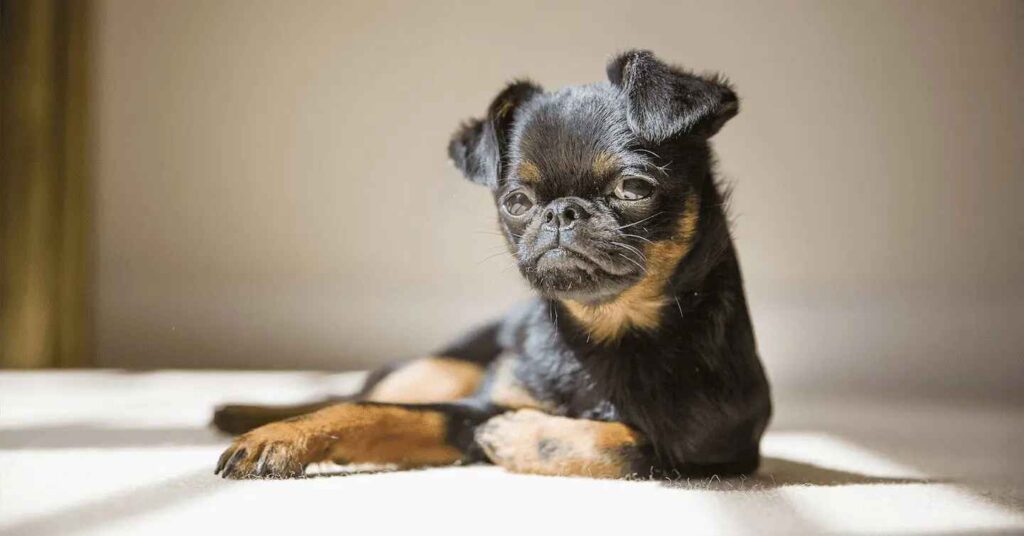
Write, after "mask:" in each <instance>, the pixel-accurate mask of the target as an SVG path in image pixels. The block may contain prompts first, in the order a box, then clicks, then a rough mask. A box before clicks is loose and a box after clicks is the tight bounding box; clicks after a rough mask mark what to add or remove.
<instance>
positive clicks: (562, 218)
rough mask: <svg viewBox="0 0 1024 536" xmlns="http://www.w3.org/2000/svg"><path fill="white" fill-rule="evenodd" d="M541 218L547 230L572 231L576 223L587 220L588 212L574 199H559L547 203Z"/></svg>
mask: <svg viewBox="0 0 1024 536" xmlns="http://www.w3.org/2000/svg"><path fill="white" fill-rule="evenodd" d="M541 217H542V218H543V222H544V223H543V225H544V227H547V228H548V229H551V230H558V229H572V227H573V226H574V225H576V222H577V221H579V220H583V219H586V218H589V217H590V212H587V209H586V208H584V207H583V204H582V203H580V201H579V200H577V199H576V198H573V197H561V198H558V199H555V200H554V201H552V202H550V203H548V207H547V208H546V209H544V214H543V215H542V216H541Z"/></svg>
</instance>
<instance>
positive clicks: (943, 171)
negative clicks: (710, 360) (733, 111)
mask: <svg viewBox="0 0 1024 536" xmlns="http://www.w3.org/2000/svg"><path fill="white" fill-rule="evenodd" d="M0 15H2V24H3V26H2V33H0V38H2V47H0V48H2V50H0V55H2V69H3V85H2V87H3V93H2V98H3V101H2V114H3V115H2V138H0V146H2V147H0V150H2V152H0V158H2V159H0V180H2V182H0V196H2V197H0V210H2V214H0V292H2V294H0V365H2V366H3V367H4V368H34V367H112V368H125V369H154V368H231V369H234V368H245V369H292V368H301V369H323V370H350V369H362V368H366V367H372V366H374V365H377V364H380V363H382V362H385V361H387V360H391V359H395V358H402V357H412V356H416V355H421V354H425V353H428V352H430V351H431V350H432V349H434V348H435V347H437V346H439V345H441V344H443V343H444V342H445V341H446V340H447V339H449V338H451V337H453V336H455V335H457V334H458V333H459V332H460V331H462V330H464V329H465V328H467V327H469V326H472V325H473V324H476V323H479V322H481V321H483V320H486V319H489V318H491V317H494V316H496V315H499V314H500V313H501V312H502V311H503V310H504V309H505V308H507V307H508V306H510V305H512V304H514V303H515V302H517V301H518V300H521V299H523V298H524V297H526V296H528V292H527V289H526V287H525V285H524V284H523V283H522V282H521V281H520V279H519V275H518V273H517V272H516V270H515V269H514V267H513V266H512V263H511V261H510V259H508V258H507V257H506V255H504V254H502V252H503V245H502V242H501V239H500V238H499V236H498V235H497V234H496V233H495V230H496V225H495V221H494V220H495V216H494V209H493V207H492V205H491V200H490V196H489V193H488V192H487V191H486V190H485V189H483V188H480V187H476V186H474V185H472V184H470V183H469V182H467V181H465V180H463V179H462V178H461V177H460V176H459V174H458V173H457V172H456V171H455V170H454V169H453V168H452V167H451V166H450V165H449V164H448V162H447V159H446V154H445V146H446V143H447V140H448V136H449V135H450V134H451V132H452V131H453V130H454V129H455V127H456V126H457V124H458V123H459V122H460V121H461V120H463V119H465V118H468V117H470V116H475V115H479V114H481V113H482V112H483V111H484V109H485V108H486V106H487V104H488V103H489V102H490V99H491V98H492V97H493V96H494V94H495V93H496V92H497V91H498V90H499V88H500V87H501V86H502V84H503V83H504V82H506V81H508V80H509V79H511V78H513V77H520V76H529V77H531V78H533V79H535V80H536V81H538V82H539V83H541V84H542V85H544V86H546V87H548V88H557V87H561V86H564V85H569V84H580V83H589V82H594V81H599V80H603V79H604V64H605V62H606V60H607V59H608V58H609V57H610V56H611V55H612V54H613V53H615V52H616V51H620V50H623V49H626V48H633V47H642V48H650V49H652V50H654V51H655V52H656V53H658V54H659V55H660V56H661V57H662V58H664V59H666V60H669V61H672V62H675V63H679V64H682V65H685V66H687V67H690V68H692V69H696V70H699V71H702V70H716V71H721V72H723V73H725V74H726V75H728V77H729V78H730V79H731V80H732V81H733V82H734V83H735V85H736V87H737V89H738V91H739V93H740V95H741V97H742V98H743V105H742V111H741V113H740V115H739V116H738V117H737V118H735V119H734V120H733V121H732V122H731V123H730V124H729V125H728V126H727V127H726V128H725V129H723V131H722V132H721V133H720V134H719V135H718V136H717V137H716V139H715V146H716V148H717V151H718V155H719V159H720V172H721V175H722V177H723V178H724V179H725V180H726V182H727V183H728V184H731V185H732V186H733V187H734V188H735V193H734V195H733V201H732V214H733V216H734V219H735V237H736V241H737V244H738V248H739V251H740V254H741V259H742V262H743V267H744V271H745V275H746V279H747V289H748V294H749V301H750V306H751V309H752V312H753V318H754V322H755V325H756V329H757V334H758V338H759V343H760V349H761V355H762V358H763V360H764V362H765V364H766V366H767V368H768V372H769V375H770V377H771V379H772V380H773V382H774V384H775V388H776V390H777V391H780V390H802V391H819V392H830V393H833V392H856V393H867V394H872V393H890V394H891V393H897V394H916V395H925V396H935V397H950V396H963V397H972V398H975V399H1005V400H1013V401H1018V402H1019V401H1024V394H1022V393H1024V389H1022V388H1024V320H1022V318H1024V314H1022V313H1024V275H1022V269H1024V247H1022V245H1024V215H1022V214H1021V210H1020V209H1019V208H1018V207H1019V205H1020V203H1021V202H1022V200H1024V176H1022V175H1024V172H1022V170H1024V99H1022V98H1021V91H1022V90H1021V88H1022V87H1024V56H1022V54H1021V51H1022V50H1024V3H1022V2H988V1H981V2H939V1H934V2H933V1H928V2H844V3H839V2H783V3H780V2H762V1H750V2H721V3H719V2H716V3H703V2H702V3H691V2H681V1H678V0H673V1H670V2H655V1H646V0H644V1H638V0H634V1H628V2H625V1H623V2H614V1H604V0H602V1H597V2H595V1H590V2H582V1H581V2H565V1H562V2H529V1H520V2H514V3H509V2H489V1H478V2H472V3H456V2H426V1H414V0H408V1H381V2H342V1H301V2H277V1H226V0H219V1H216V2H209V1H198V0H195V1H192V0H188V1H173V2H163V1H130V0H93V1H78V2H74V1H72V2H56V1H46V0H38V1H18V0H11V1H5V2H4V3H3V5H2V7H0Z"/></svg>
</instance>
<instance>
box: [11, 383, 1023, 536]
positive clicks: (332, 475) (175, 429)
mask: <svg viewBox="0 0 1024 536" xmlns="http://www.w3.org/2000/svg"><path fill="white" fill-rule="evenodd" d="M360 377H361V375H359V374H319V373H279V372H266V373H264V372H259V373H255V372H176V371H168V372H151V373H131V372H117V371H105V372H32V373H25V372H4V373H0V533H2V534H12V535H13V534H32V535H36V534H165V533H166V534H175V535H190V534H195V535H205V534H283V535H288V536H292V535H294V536H300V535H303V536H304V535H306V534H317V535H319V534H385V535H390V534H423V533H426V534H445V535H455V534H478V535H480V534H487V535H490V534H517V535H524V534H538V535H542V534H580V535H590V534H618V535H622V534H770V533H778V534H795V533H824V532H830V533H844V534H845V533H877V534H898V533H934V532H941V533H963V534H977V533H993V532H996V533H1017V532H1024V492H1022V490H1024V463H1022V460H1024V456H1022V453H1024V447H1022V443H1024V441H1022V440H1024V409H1022V408H1020V407H1001V406H991V405H989V406H986V405H969V404H965V403H963V402H956V403H952V402H946V403H936V402H924V401H916V402H907V401H897V400H879V399H877V398H876V399H860V400H858V399H853V400H851V399H837V398H836V397H828V398H825V397H820V396H819V397H809V396H802V397H798V396H788V397H787V396H784V395H785V394H784V393H783V394H777V396H778V398H779V399H778V400H777V403H776V418H775V419H774V421H773V425H772V428H771V429H770V431H769V433H768V434H767V436H766V437H765V440H764V443H763V452H764V455H765V461H764V464H763V469H762V471H761V472H760V473H759V474H758V475H756V476H754V477H750V478H746V479H736V480H721V479H717V478H713V479H708V480H691V481H688V482H686V481H684V482H663V481H653V482H652V481H642V482H634V481H630V482H626V481H598V480H588V479H581V478H553V477H538V476H524V475H513V474H508V473H506V472H504V471H502V470H501V469H498V468H495V467H487V466H472V467H450V468H439V469H430V470H422V471H409V472H371V473H367V472H353V470H352V468H343V467H337V466H332V467H326V466H325V467H320V468H315V471H314V472H316V471H319V472H321V473H326V475H327V476H323V475H321V476H316V477H311V478H305V479H300V480H288V481H227V480H221V479H220V478H218V477H215V476H214V475H213V467H214V463H215V461H216V460H217V456H218V455H219V454H220V452H221V450H222V449H223V448H224V446H225V445H226V444H227V442H228V438H226V437H224V436H221V435H218V434H216V433H214V432H213V431H211V430H209V429H208V428H207V426H206V423H207V422H208V421H209V418H210V411H211V409H212V408H213V406H215V405H216V404H218V403H222V402H228V401H231V402H242V401H251V402H268V403H269V402H277V403H290V402H298V401H302V400H304V399H310V398H316V397H319V396H322V395H325V394H338V393H343V392H346V391H348V390H350V389H352V387H353V386H354V385H355V384H356V382H358V380H359V378H360Z"/></svg>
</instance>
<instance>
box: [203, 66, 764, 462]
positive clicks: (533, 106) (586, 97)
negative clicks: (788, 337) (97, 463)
mask: <svg viewBox="0 0 1024 536" xmlns="http://www.w3.org/2000/svg"><path fill="white" fill-rule="evenodd" d="M608 78H609V82H608V83H598V84H593V85H588V86H581V87H570V88H566V89H562V90H559V91H555V92H550V93H549V92H545V91H544V90H542V89H541V88H540V87H538V86H536V85H534V84H533V83H530V82H523V81H521V82H515V83H513V84H511V85H509V86H508V87H507V88H505V89H504V90H503V91H502V92H501V93H500V94H499V95H498V96H497V97H496V98H495V100H494V102H493V103H492V104H491V106H490V109H489V110H488V112H487V116H486V117H485V118H483V119H478V120H473V121H470V122H469V123H467V124H465V125H464V126H463V127H462V128H460V129H459V130H458V132H456V134H455V136H454V137H453V139H452V141H451V144H450V146H449V154H450V155H451V158H452V159H453V160H454V162H455V165H456V166H457V167H458V168H459V169H460V170H461V171H462V172H463V173H464V174H465V175H466V176H467V177H468V178H469V179H470V180H472V181H473V182H476V183H479V184H482V185H484V186H486V187H488V188H490V189H491V191H492V192H493V194H494V200H495V204H496V206H497V209H498V222H499V227H500V229H501V231H502V233H503V235H504V236H505V238H506V240H507V243H508V248H509V251H510V252H511V254H512V255H513V257H515V260H516V262H517V263H518V266H519V270H520V272H522V274H523V276H524V277H525V278H526V279H527V280H528V281H529V283H530V285H531V286H532V287H533V288H534V289H535V290H536V291H537V293H538V294H539V296H538V298H537V299H535V300H534V301H532V302H531V303H529V304H527V305H525V306H524V307H522V308H520V309H519V310H516V311H514V312H512V313H511V314H509V315H508V316H507V317H506V318H504V319H503V320H501V321H500V322H496V323H494V324H493V325H489V326H486V327H483V328H481V329H479V330H477V331H474V332H472V333H470V334H469V335H467V336H466V337H464V338H463V339H462V340H460V341H457V342H456V343H454V344H452V345H451V346H449V347H448V348H446V349H444V350H442V351H440V352H438V353H437V354H436V355H437V357H427V358H423V359H419V360H414V361H411V362H407V363H403V364H398V365H395V366H392V367H389V368H387V369H385V370H382V371H377V372H376V373H374V374H372V375H371V376H370V378H369V380H368V381H367V383H366V385H365V386H364V387H363V389H362V391H361V392H360V393H359V394H357V395H355V396H354V397H351V398H349V399H347V400H339V401H333V402H330V403H328V402H324V403H320V404H313V405H308V406H299V407H283V408H282V407H277V408H273V407H255V406H227V407H223V408H221V409H219V410H218V412H217V413H216V415H215V418H214V422H215V424H216V425H217V426H218V427H219V428H221V429H223V430H226V431H229V432H233V433H243V432H244V433H243V435H241V436H239V437H238V438H236V439H235V441H234V443H233V444H232V445H231V447H230V448H228V449H227V450H226V451H225V452H224V454H223V456H221V459H220V462H219V463H218V465H217V472H218V473H220V474H222V475H223V476H225V477H230V478H245V477H288V476H296V475H301V474H302V473H303V470H304V468H305V467H306V466H307V465H308V464H310V463H313V462H319V461H328V460H330V461H337V462H342V463H346V462H349V463H387V464H397V465H399V466H402V467H416V466H427V465H443V464H453V463H460V462H461V463H470V462H491V463H494V464H497V465H500V466H502V467H505V468H507V469H509V470H512V471H517V472H524V473H539V474H548V475H580V476H592V477H611V478H617V477H629V476H640V477H649V476H675V475H680V476H691V475H694V476H696V475H710V474H718V475H723V476H724V475H735V474H742V473H748V472H751V471H754V470H755V469H756V468H757V466H758V460H759V443H760V439H761V434H762V433H763V431H764V429H765V426H766V424H767V422H768V419H769V417H770V414H771V402H770V398H769V389H768V383H767V380H766V379H765V375H764V372H763V370H762V367H761V364H760V361H759V359H758V356H757V350H756V346H755V342H754V333H753V329H752V327H751V323H750V318H749V315H748V312H747V303H746V298H745V297H744V292H743V283H742V280H741V275H740V267H739V263H738V261H737V257H736V251H735V249H734V247H733V243H732V239H731V237H730V234H729V228H728V220H727V217H726V214H725V211H724V208H723V203H724V199H723V194H722V192H721V191H720V190H719V188H718V186H717V185H716V182H715V177H714V174H713V170H712V167H713V157H712V153H711V149H710V147H709V143H708V139H709V138H710V137H711V136H713V135H714V134H715V133H716V132H718V130H719V129H720V128H721V127H722V125H723V124H724V123H725V122H726V121H728V120H729V119H730V118H732V117H733V116H734V115H736V113H737V111H738V110H739V103H738V100H737V97H736V94H735V93H734V92H733V90H732V88H730V87H729V85H728V84H727V83H725V82H724V81H723V80H722V79H720V78H718V77H716V76H710V77H705V76H696V75H694V74H691V73H689V72H686V71H684V70H682V69H679V68H676V67H672V66H669V65H666V64H665V63H662V62H661V61H659V60H658V59H656V58H655V57H654V56H653V55H652V54H651V53H649V52H645V51H633V52H629V53H626V54H623V55H621V56H619V57H617V58H616V59H614V60H613V61H612V62H611V63H610V64H609V65H608Z"/></svg>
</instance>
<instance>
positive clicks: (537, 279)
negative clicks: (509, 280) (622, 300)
mask: <svg viewBox="0 0 1024 536" xmlns="http://www.w3.org/2000/svg"><path fill="white" fill-rule="evenodd" d="M522 271H523V273H524V275H526V277H527V280H528V281H529V282H530V285H531V286H532V287H533V288H534V290H536V291H537V292H539V293H540V294H541V295H542V296H544V297H545V298H549V299H557V300H573V301H577V302H581V303H587V304H599V303H604V302H608V301H611V300H613V299H615V297H616V296H618V295H619V294H621V293H622V291H624V290H626V289H627V288H629V287H630V286H632V285H633V284H634V283H636V281H637V279H638V277H639V276H638V274H634V273H632V272H626V273H622V272H618V273H616V272H613V271H612V270H611V269H609V268H606V267H603V266H601V265H600V264H599V263H597V262H595V261H594V260H592V259H589V258H587V257H585V256H584V255H582V254H579V253H576V252H573V251H569V250H565V249H561V248H556V249H553V250H550V251H547V252H545V253H544V254H543V255H541V256H540V257H539V258H537V260H536V261H535V262H534V263H533V264H532V266H531V267H529V269H524V270H522Z"/></svg>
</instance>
